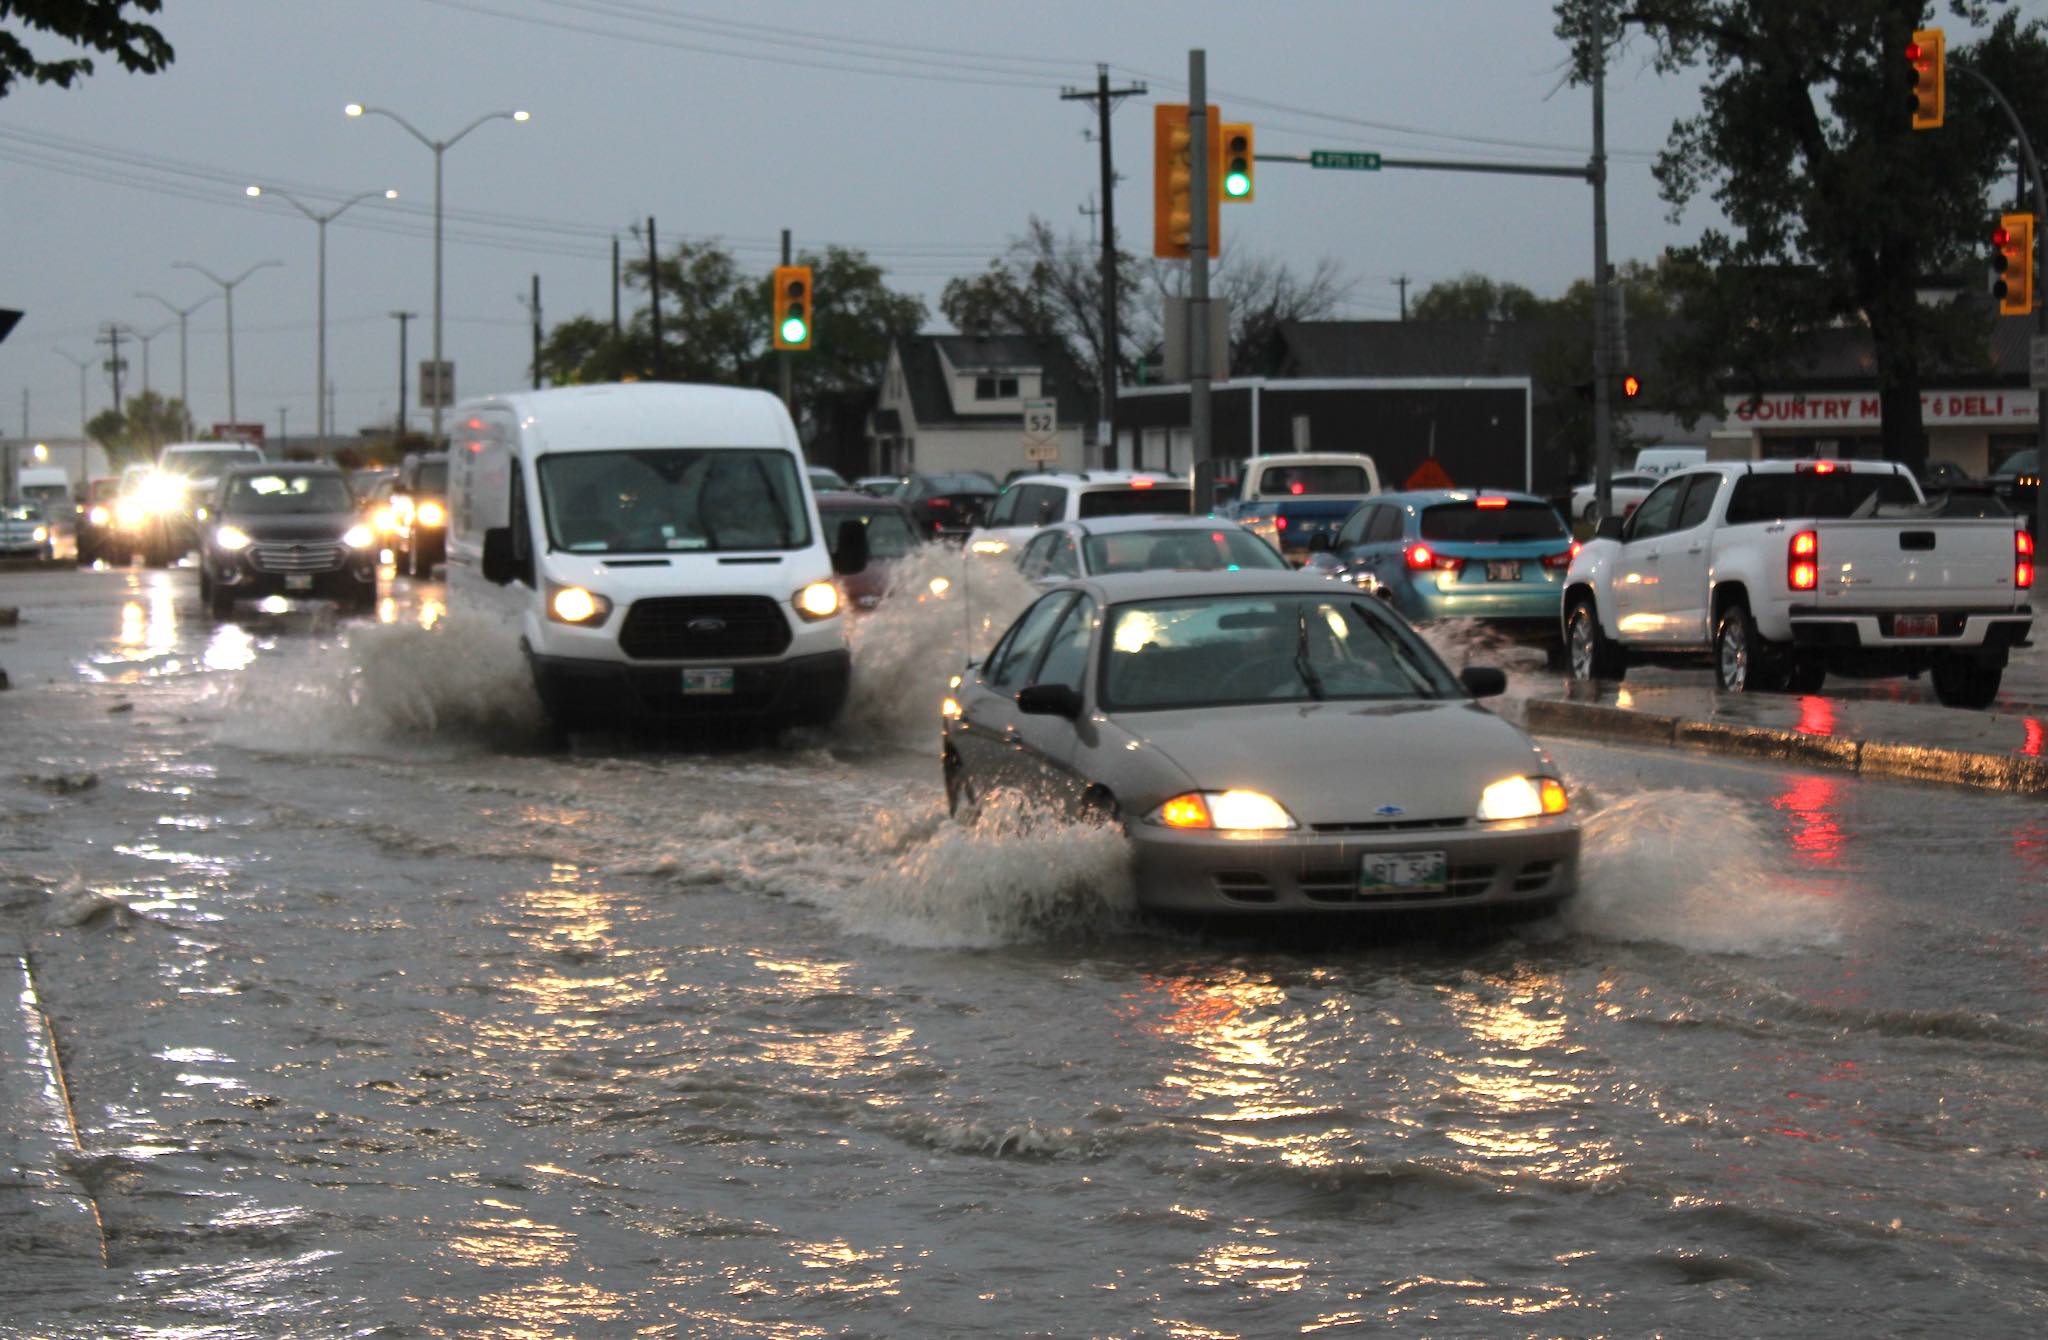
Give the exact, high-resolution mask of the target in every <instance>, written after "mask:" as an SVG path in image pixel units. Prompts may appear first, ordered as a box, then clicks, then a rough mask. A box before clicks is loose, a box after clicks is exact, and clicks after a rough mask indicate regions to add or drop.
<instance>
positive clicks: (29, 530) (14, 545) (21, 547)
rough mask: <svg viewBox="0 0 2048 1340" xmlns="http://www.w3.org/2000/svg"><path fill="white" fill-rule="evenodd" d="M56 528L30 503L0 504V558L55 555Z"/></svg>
mask: <svg viewBox="0 0 2048 1340" xmlns="http://www.w3.org/2000/svg"><path fill="white" fill-rule="evenodd" d="M56 554H57V539H56V530H55V528H54V527H53V526H51V524H50V519H49V517H47V516H45V515H44V514H43V509H42V508H41V507H38V506H37V505H36V504H34V503H12V504H7V505H0V558H40V559H44V560H48V559H51V558H54V557H56Z"/></svg>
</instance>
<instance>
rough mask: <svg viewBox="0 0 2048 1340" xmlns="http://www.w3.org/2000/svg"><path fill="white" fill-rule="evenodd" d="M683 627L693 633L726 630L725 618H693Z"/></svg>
mask: <svg viewBox="0 0 2048 1340" xmlns="http://www.w3.org/2000/svg"><path fill="white" fill-rule="evenodd" d="M683 627H685V628H687V629H689V630H690V631H691V632H693V633H723V632H724V631H725V620H723V619H692V620H690V621H689V622H688V623H686V624H684V625H683Z"/></svg>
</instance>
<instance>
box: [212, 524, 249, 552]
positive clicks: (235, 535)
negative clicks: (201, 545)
mask: <svg viewBox="0 0 2048 1340" xmlns="http://www.w3.org/2000/svg"><path fill="white" fill-rule="evenodd" d="M213 542H214V543H215V544H217V545H219V546H220V547H221V548H223V549H226V550H228V551H230V552H233V551H235V550H239V549H247V548H248V547H249V533H248V532H247V531H245V530H243V529H241V528H240V527H238V526H222V527H221V528H220V529H219V530H217V531H215V532H214V533H213Z"/></svg>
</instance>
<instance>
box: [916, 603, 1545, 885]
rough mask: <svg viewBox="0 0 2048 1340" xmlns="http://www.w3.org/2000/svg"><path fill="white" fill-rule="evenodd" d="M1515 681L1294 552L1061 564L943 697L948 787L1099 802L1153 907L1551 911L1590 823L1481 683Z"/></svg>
mask: <svg viewBox="0 0 2048 1340" xmlns="http://www.w3.org/2000/svg"><path fill="white" fill-rule="evenodd" d="M1505 686H1506V676H1505V675H1504V674H1503V673H1502V672H1501V671H1499V670H1497V669H1492V668H1488V667H1472V668H1468V669H1466V670H1465V671H1464V672H1463V673H1462V675H1459V674H1453V673H1452V672H1451V670H1450V669H1449V668H1448V667H1447V666H1446V665H1445V664H1444V663H1443V661H1442V660H1441V659H1439V658H1438V656H1437V655H1436V653H1435V652H1434V651H1432V650H1431V649H1430V647H1429V645H1428V644H1427V643H1425V642H1424V641H1423V640H1422V639H1421V638H1420V637H1419V636H1417V635H1416V634H1415V632H1414V631H1413V630H1412V629H1410V628H1409V627H1408V626H1407V625H1406V624H1405V623H1403V622H1402V621H1401V620H1400V619H1399V618H1397V617H1395V616H1394V615H1393V614H1392V613H1391V612H1390V611H1389V610H1387V609H1386V608H1385V606H1384V605H1382V604H1381V603H1380V602H1379V601H1377V600H1374V599H1372V598H1370V597H1368V596H1365V595H1363V594H1361V593H1359V592H1356V591H1351V590H1348V589H1346V588H1344V587H1341V586H1336V585H1333V584H1331V583H1330V582H1327V581H1323V580H1321V579H1319V578H1315V577H1311V576H1308V575H1305V574H1302V573H1294V572H1270V573H1246V572H1238V573H1227V574H1226V573H1187V572H1171V573H1161V572H1150V573H1130V574H1117V575H1111V576H1106V577H1097V578H1089V579H1083V580H1079V581H1072V582H1066V583H1063V584H1061V585H1059V586H1056V587H1054V588H1053V589H1052V590H1050V591H1048V592H1047V593H1046V594H1045V595H1043V596H1042V597H1040V598H1039V599H1038V601H1037V602H1036V603H1034V604H1033V605H1031V606H1030V607H1029V608H1028V609H1026V610H1025V611H1024V613H1023V614H1022V615H1021V616H1019V617H1018V619H1017V620H1016V622H1015V623H1013V624H1012V625H1011V626H1010V628H1009V630H1008V631H1007V632H1005V633H1004V634H1003V637H1002V639H1001V640H1000V641H999V642H998V643H997V644H996V646H995V649H994V650H993V651H992V652H990V653H989V656H988V658H987V659H986V660H985V661H983V662H981V663H980V664H979V665H971V666H969V667H968V668H967V669H966V670H965V671H964V673H963V675H962V677H961V682H960V683H959V685H958V687H957V688H956V689H955V690H954V695H953V696H952V697H951V698H949V699H948V700H947V701H946V702H945V703H943V704H942V706H941V709H940V716H941V720H940V758H941V769H942V776H943V778H944V782H945V788H946V799H947V804H948V807H949V808H950V809H951V810H952V811H953V813H954V814H955V815H959V816H965V817H969V818H972V817H973V816H974V815H975V813H976V812H977V810H978V809H980V808H981V807H983V806H985V805H987V804H988V803H990V802H991V801H992V800H994V799H995V798H997V797H999V796H1001V795H1003V794H1004V793H1013V794H1018V795H1021V796H1024V797H1026V798H1028V799H1030V800H1033V801H1036V802H1038V803H1041V804H1046V805H1051V806H1057V807H1060V808H1064V809H1067V810H1069V811H1073V812H1078V813H1081V814H1092V815H1095V816H1099V817H1100V818H1101V819H1103V820H1104V821H1105V822H1108V823H1112V824H1115V825H1117V826H1118V827H1120V828H1121V830H1122V831H1123V833H1124V834H1125V836H1126V838H1127V839H1128V841H1129V843H1130V848H1131V855H1132V872H1133V877H1134V879H1135V881H1136V886H1137V895H1138V898H1139V901H1140V903H1141V904H1142V905H1144V906H1147V907H1151V908H1155V909H1160V910H1166V911H1172V912H1179V913H1193V914H1206V915H1217V916H1229V915H1239V916H1251V915H1275V914H1281V915H1285V914H1295V915H1298V914H1301V913H1305V912H1330V913H1345V914H1352V915H1356V914H1363V913H1377V912H1384V911H1413V910H1417V909H1437V910H1443V911H1472V910H1476V909H1511V910H1515V911H1518V912H1523V913H1536V912H1541V911H1546V910H1548V909H1551V908H1554V907H1555V906H1556V905H1558V904H1559V903H1560V902H1562V901H1563V900H1565V899H1566V898H1569V897H1570V896H1571V895H1572V893H1573V892H1574V890H1575V889H1576V886H1577V879H1578V864H1579V847H1580V833H1579V825H1578V820H1577V817H1576V816H1575V815H1574V814H1573V813H1572V812H1571V808H1570V803H1569V799H1568V797H1567V796H1566V793H1565V788H1564V785H1563V782H1562V781H1561V779H1560V777H1559V773H1558V769H1557V768H1556V766H1555V765H1554V764H1553V763H1552V762H1551V760H1550V759H1549V757H1548V756H1547V755H1545V754H1544V752H1543V751H1542V750H1541V749H1539V748H1537V747H1536V745H1535V743H1534V742H1533V741H1532V740H1531V739H1530V738H1529V737H1528V736H1527V735H1525V734H1524V733H1523V732H1522V731H1521V730H1520V729H1519V728H1517V727H1515V726H1513V725H1511V724H1509V723H1508V722H1506V721H1504V720H1502V719H1501V718H1500V717H1497V716H1495V715H1494V714H1493V713H1491V712H1488V711H1486V710H1485V709H1483V708H1481V707H1480V706H1478V704H1477V703H1476V702H1474V699H1475V698H1479V697H1485V696H1488V695H1491V694H1497V693H1500V692H1502V691H1503V689H1504V688H1505Z"/></svg>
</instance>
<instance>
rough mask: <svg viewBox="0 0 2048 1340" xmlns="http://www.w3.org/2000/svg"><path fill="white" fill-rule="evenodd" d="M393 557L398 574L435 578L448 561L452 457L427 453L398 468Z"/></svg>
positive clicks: (394, 491) (393, 506)
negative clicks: (437, 568) (437, 566)
mask: <svg viewBox="0 0 2048 1340" xmlns="http://www.w3.org/2000/svg"><path fill="white" fill-rule="evenodd" d="M391 557H392V562H393V564H394V565H395V566H396V570H397V571H399V572H403V573H405V574H406V575H408V576H412V577H431V576H433V575H434V565H435V564H436V563H439V562H441V561H442V560H443V559H445V558H447V557H448V453H447V452H445V451H423V452H420V453H419V454H418V455H415V456H408V457H406V458H405V463H404V464H403V465H401V466H399V467H398V485H397V487H395V488H393V489H392V490H391Z"/></svg>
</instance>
